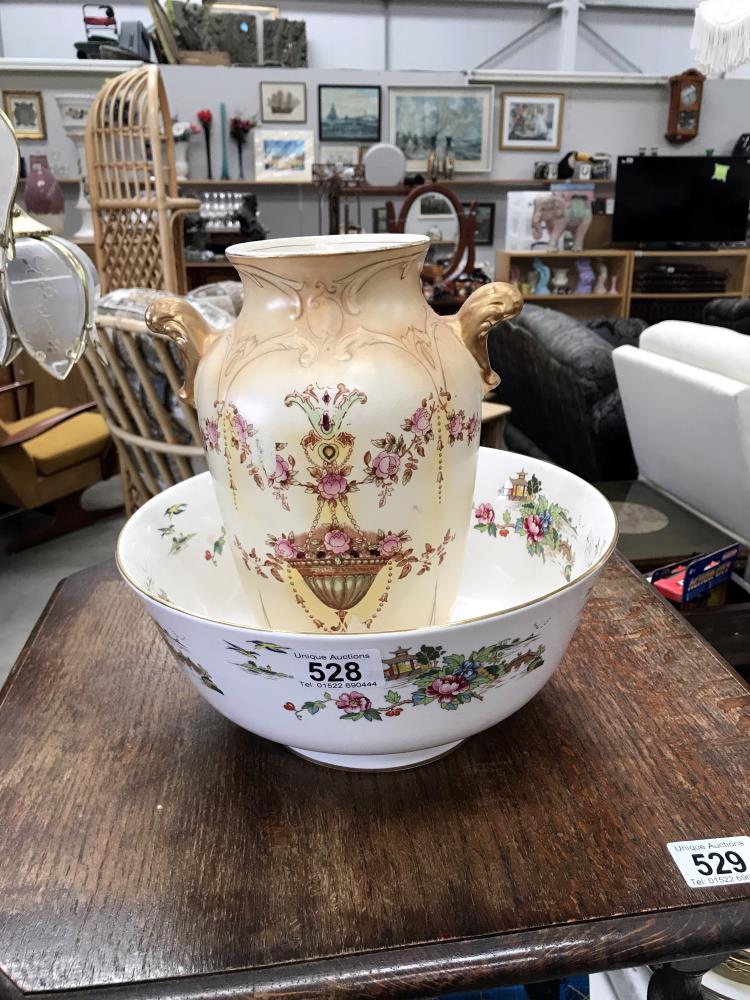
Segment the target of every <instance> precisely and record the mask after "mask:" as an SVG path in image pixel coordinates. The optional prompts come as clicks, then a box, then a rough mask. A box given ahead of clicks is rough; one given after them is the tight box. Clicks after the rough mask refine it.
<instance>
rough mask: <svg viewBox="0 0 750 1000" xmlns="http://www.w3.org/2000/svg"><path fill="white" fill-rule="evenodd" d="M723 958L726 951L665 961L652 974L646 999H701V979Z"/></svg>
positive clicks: (725, 956) (725, 955)
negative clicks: (684, 959) (679, 960)
mask: <svg viewBox="0 0 750 1000" xmlns="http://www.w3.org/2000/svg"><path fill="white" fill-rule="evenodd" d="M725 958H727V954H726V953H725V954H721V955H706V956H704V957H703V958H694V959H689V960H686V961H684V962H666V963H665V964H664V965H661V966H659V968H657V969H656V971H655V972H654V973H653V974H652V976H651V979H650V980H649V983H648V993H647V996H646V1000H701V998H702V993H701V979H702V978H703V976H704V974H705V973H706V972H708V971H709V969H713V967H714V966H715V965H718V964H719V963H720V962H723V961H724V959H725Z"/></svg>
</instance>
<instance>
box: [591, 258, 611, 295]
mask: <svg viewBox="0 0 750 1000" xmlns="http://www.w3.org/2000/svg"><path fill="white" fill-rule="evenodd" d="M608 277H609V269H608V268H607V265H606V264H605V263H604V261H603V260H600V261H598V263H597V265H596V283H595V285H594V295H606V294H607V278H608Z"/></svg>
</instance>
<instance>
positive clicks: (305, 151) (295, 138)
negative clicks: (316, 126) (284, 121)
mask: <svg viewBox="0 0 750 1000" xmlns="http://www.w3.org/2000/svg"><path fill="white" fill-rule="evenodd" d="M314 159H315V137H314V135H313V133H312V132H311V131H310V130H308V129H279V130H278V131H274V130H271V129H264V128H257V129H255V179H256V181H259V182H261V183H262V182H263V181H276V182H284V183H287V184H303V183H305V182H306V181H311V180H312V166H313V160H314Z"/></svg>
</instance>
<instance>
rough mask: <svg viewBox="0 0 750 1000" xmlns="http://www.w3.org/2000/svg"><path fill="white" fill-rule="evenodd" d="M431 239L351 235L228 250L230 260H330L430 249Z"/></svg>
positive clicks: (241, 245) (294, 239) (236, 246)
mask: <svg viewBox="0 0 750 1000" xmlns="http://www.w3.org/2000/svg"><path fill="white" fill-rule="evenodd" d="M429 242H430V240H429V237H427V236H420V235H417V234H414V233H355V234H350V235H347V236H292V237H283V238H280V239H275V240H255V241H254V242H251V243H235V244H234V246H231V247H227V249H226V256H227V259H228V260H230V261H233V262H234V260H237V261H243V260H252V259H253V258H261V259H264V258H272V257H330V256H335V255H343V254H346V255H349V254H353V253H377V252H379V251H383V250H410V249H417V248H422V247H424V246H426V245H427V244H428V243H429Z"/></svg>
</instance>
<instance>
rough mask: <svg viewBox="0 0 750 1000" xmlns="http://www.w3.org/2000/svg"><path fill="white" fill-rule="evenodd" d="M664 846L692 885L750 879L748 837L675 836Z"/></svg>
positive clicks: (693, 887)
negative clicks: (683, 837)
mask: <svg viewBox="0 0 750 1000" xmlns="http://www.w3.org/2000/svg"><path fill="white" fill-rule="evenodd" d="M667 848H668V849H669V853H670V854H671V855H672V858H673V860H674V862H675V864H676V865H677V867H678V868H679V869H680V872H681V874H682V877H683V878H684V879H685V881H686V882H687V884H688V885H689V886H690V888H691V889H706V888H708V887H709V886H713V885H734V884H735V882H750V837H716V838H715V839H713V840H678V841H676V842H675V843H673V844H667Z"/></svg>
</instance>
